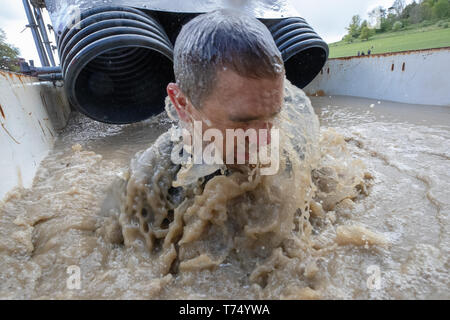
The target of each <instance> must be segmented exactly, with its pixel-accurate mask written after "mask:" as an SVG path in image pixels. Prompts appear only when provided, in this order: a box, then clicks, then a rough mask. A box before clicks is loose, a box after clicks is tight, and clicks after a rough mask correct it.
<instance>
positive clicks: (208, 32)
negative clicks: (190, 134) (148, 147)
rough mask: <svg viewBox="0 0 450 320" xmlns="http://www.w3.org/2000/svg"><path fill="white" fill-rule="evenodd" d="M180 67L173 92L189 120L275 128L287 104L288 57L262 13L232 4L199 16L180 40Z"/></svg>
mask: <svg viewBox="0 0 450 320" xmlns="http://www.w3.org/2000/svg"><path fill="white" fill-rule="evenodd" d="M174 71H175V78H176V84H175V83H170V84H169V85H168V86H167V92H168V95H169V97H170V98H171V100H172V102H173V104H174V106H175V108H176V110H177V113H178V115H179V118H180V120H181V121H184V122H185V123H190V122H192V121H194V120H198V121H204V122H206V123H207V125H208V126H209V127H214V128H217V129H219V130H221V131H223V132H225V129H238V128H241V129H244V130H246V129H248V128H253V129H256V130H258V129H262V128H268V129H270V127H271V120H272V119H273V117H274V115H276V114H277V113H278V112H279V111H280V110H281V107H282V103H283V93H284V89H283V88H284V65H283V60H282V57H281V54H280V52H279V50H278V48H277V46H276V44H275V42H274V40H273V38H272V35H271V34H270V32H269V30H268V29H267V28H266V26H264V24H262V23H261V22H260V21H258V20H257V19H256V18H253V17H250V16H247V15H244V14H241V13H239V12H236V11H232V10H217V11H213V12H210V13H207V14H203V15H200V16H198V17H196V18H194V19H193V20H191V21H190V22H189V23H187V24H186V25H185V26H184V27H183V28H182V30H181V32H180V34H179V35H178V38H177V40H176V43H175V49H174ZM206 129H208V127H205V128H204V130H206Z"/></svg>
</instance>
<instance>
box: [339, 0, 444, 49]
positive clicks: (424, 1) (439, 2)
mask: <svg viewBox="0 0 450 320" xmlns="http://www.w3.org/2000/svg"><path fill="white" fill-rule="evenodd" d="M368 15H369V20H370V21H371V23H369V21H368V20H364V21H363V20H362V19H361V17H360V16H359V15H354V16H353V17H352V20H351V22H350V24H349V26H348V27H347V28H346V29H347V34H346V35H345V36H344V37H343V39H342V40H344V41H346V42H347V43H351V42H353V41H354V40H355V39H361V40H369V38H370V37H372V36H373V35H375V34H378V33H384V32H390V31H399V30H401V29H403V28H405V27H407V26H409V25H417V24H418V25H420V26H422V27H426V26H429V25H432V24H434V23H436V22H438V21H439V22H438V26H439V27H443V28H448V21H446V20H448V18H450V0H419V1H414V2H412V3H410V4H408V5H405V0H395V1H394V3H393V4H392V6H391V7H390V8H384V7H383V6H378V7H376V8H375V9H373V10H371V11H370V12H369V14H368Z"/></svg>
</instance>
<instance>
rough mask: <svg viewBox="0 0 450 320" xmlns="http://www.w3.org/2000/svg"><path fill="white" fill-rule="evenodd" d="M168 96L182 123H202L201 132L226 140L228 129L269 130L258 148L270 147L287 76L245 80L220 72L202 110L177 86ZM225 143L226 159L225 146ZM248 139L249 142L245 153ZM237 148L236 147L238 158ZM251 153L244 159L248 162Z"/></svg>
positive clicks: (232, 72) (281, 104)
mask: <svg viewBox="0 0 450 320" xmlns="http://www.w3.org/2000/svg"><path fill="white" fill-rule="evenodd" d="M167 91H168V94H169V96H170V98H171V100H172V102H173V103H174V105H175V107H176V110H177V112H178V115H179V118H180V119H181V121H184V122H188V123H189V122H190V123H192V122H193V121H202V130H203V132H205V131H206V130H208V129H210V128H214V129H218V130H220V131H221V132H222V135H223V137H226V130H227V129H232V130H236V129H243V130H244V131H246V130H248V129H255V130H256V132H259V130H260V129H267V130H268V135H267V140H266V139H264V140H266V141H261V140H260V139H259V136H258V142H257V146H258V148H259V147H260V146H263V145H266V144H270V142H271V139H270V129H271V128H272V125H273V120H274V118H275V117H276V115H277V114H278V113H279V112H280V111H281V108H282V106H283V98H284V74H281V75H280V76H279V77H277V78H275V79H251V78H244V77H241V76H240V75H238V74H237V73H235V72H234V71H231V70H228V69H227V70H220V71H219V72H218V74H217V77H216V85H215V87H214V89H213V92H212V93H211V94H210V95H209V96H208V97H206V98H205V99H204V100H203V102H202V106H201V108H198V107H197V108H196V106H193V105H192V104H191V103H190V102H189V101H188V100H187V99H186V98H185V97H184V95H183V93H182V92H181V91H180V90H179V88H178V87H177V86H176V84H169V86H168V88H167ZM227 143H229V141H224V145H223V147H224V153H223V154H224V155H225V154H226V151H225V150H226V144H227ZM247 145H248V139H247V140H246V150H247V151H248V150H249V149H248V148H247ZM236 153H237V148H236V147H235V157H236ZM248 156H249V155H248V153H247V152H246V154H245V157H246V158H247V159H248Z"/></svg>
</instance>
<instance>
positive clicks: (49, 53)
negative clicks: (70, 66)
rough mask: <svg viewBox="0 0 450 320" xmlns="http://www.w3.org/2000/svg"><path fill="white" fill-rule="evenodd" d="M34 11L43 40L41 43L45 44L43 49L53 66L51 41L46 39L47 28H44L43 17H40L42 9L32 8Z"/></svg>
mask: <svg viewBox="0 0 450 320" xmlns="http://www.w3.org/2000/svg"><path fill="white" fill-rule="evenodd" d="M34 13H35V16H36V20H37V23H38V26H39V30H40V31H41V35H42V39H43V40H44V41H43V43H44V45H45V49H47V56H48V58H49V59H50V63H51V65H52V66H55V59H54V58H53V52H52V46H51V42H50V41H49V40H48V36H47V30H46V29H45V24H44V19H43V18H42V10H41V9H40V8H34Z"/></svg>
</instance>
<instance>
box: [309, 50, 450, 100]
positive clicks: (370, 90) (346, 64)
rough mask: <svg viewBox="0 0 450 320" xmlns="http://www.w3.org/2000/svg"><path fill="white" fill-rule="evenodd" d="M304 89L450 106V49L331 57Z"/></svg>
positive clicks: (329, 93)
mask: <svg viewBox="0 0 450 320" xmlns="http://www.w3.org/2000/svg"><path fill="white" fill-rule="evenodd" d="M304 91H305V92H306V93H307V94H308V95H346V96H356V97H365V98H373V99H380V100H389V101H396V102H403V103H411V104H424V105H441V106H450V48H449V47H447V48H441V49H429V50H417V51H406V52H398V53H389V54H376V55H370V56H362V57H349V58H337V59H330V60H328V62H327V63H326V65H325V67H324V68H323V69H322V72H321V73H320V74H319V75H318V76H317V77H316V78H315V79H314V80H313V82H311V83H310V84H309V85H308V86H307V87H306V88H304Z"/></svg>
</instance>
